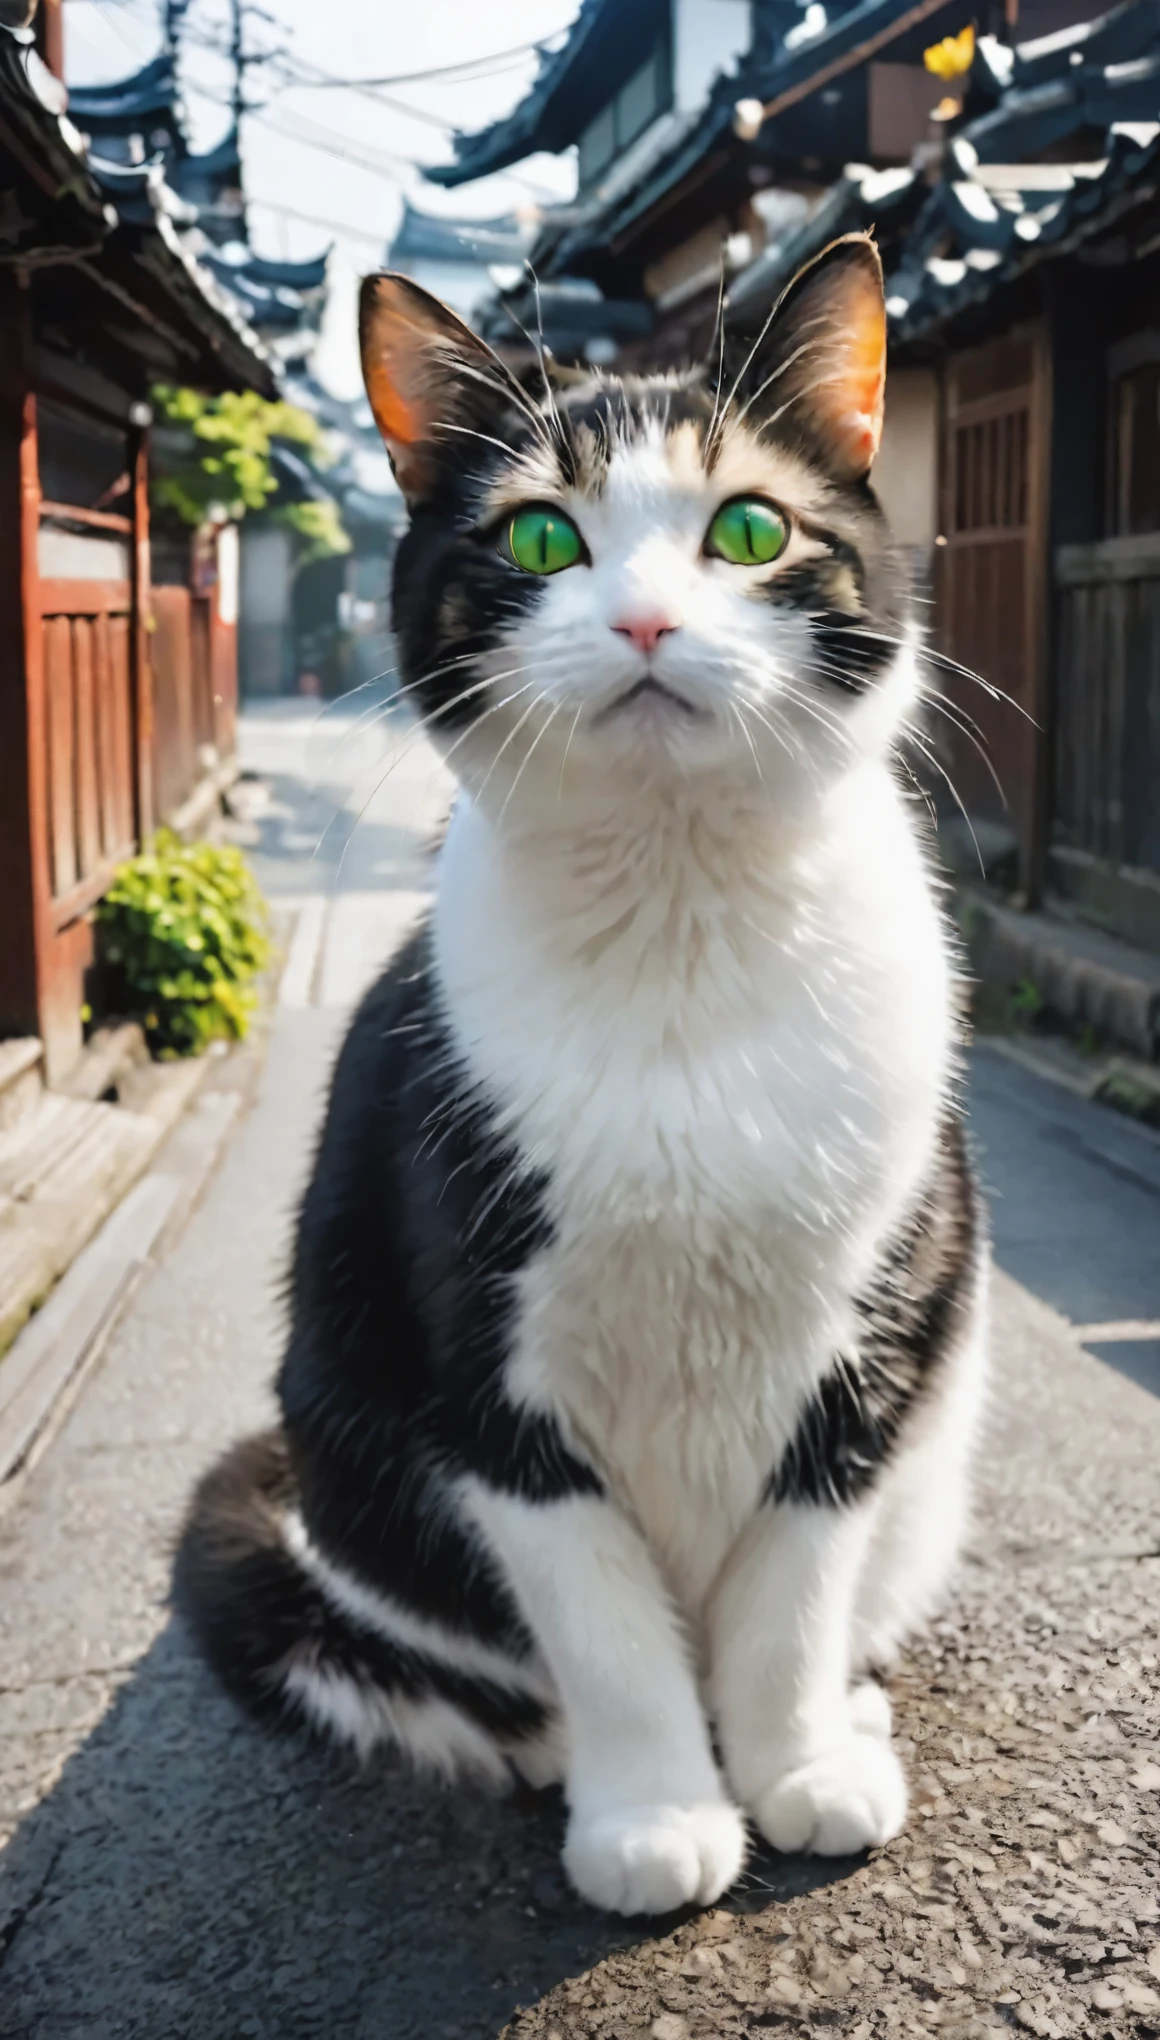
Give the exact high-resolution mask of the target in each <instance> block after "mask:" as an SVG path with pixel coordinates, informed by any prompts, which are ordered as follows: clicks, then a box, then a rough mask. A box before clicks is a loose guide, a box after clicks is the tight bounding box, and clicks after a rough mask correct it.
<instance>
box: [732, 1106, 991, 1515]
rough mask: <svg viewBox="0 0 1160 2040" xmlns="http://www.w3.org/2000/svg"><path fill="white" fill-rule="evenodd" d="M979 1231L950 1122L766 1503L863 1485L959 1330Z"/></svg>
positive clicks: (840, 1493) (961, 1150)
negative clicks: (848, 1342) (851, 1341)
mask: <svg viewBox="0 0 1160 2040" xmlns="http://www.w3.org/2000/svg"><path fill="white" fill-rule="evenodd" d="M978 1233H979V1213H978V1193H977V1191H976V1188H975V1184H974V1180H973V1178H972V1175H971V1171H970V1166H969V1164H968V1161H967V1157H966V1151H965V1143H964V1138H963V1129H962V1124H961V1121H960V1120H959V1119H958V1117H955V1118H954V1119H952V1120H950V1121H949V1122H948V1123H947V1125H946V1127H945V1128H944V1132H943V1136H942V1140H941V1142H940V1147H939V1152H938V1157H937V1163H936V1168H935V1173H934V1177H933V1179H932V1182H931V1184H930V1186H929V1187H928V1189H927V1191H926V1194H925V1195H924V1197H923V1198H922V1199H921V1200H920V1203H919V1205H918V1207H917V1209H916V1211H915V1213H914V1216H913V1217H912V1218H911V1220H910V1222H909V1224H908V1225H907V1226H906V1227H905V1228H904V1230H903V1231H902V1232H901V1233H900V1235H899V1237H898V1238H897V1240H896V1241H895V1242H894V1244H893V1246H892V1247H891V1248H890V1249H889V1251H888V1252H887V1254H886V1255H885V1256H884V1258H883V1261H882V1265H881V1267H880V1269H879V1271H878V1273H877V1275H876V1276H875V1279H874V1281H873V1282H872V1283H871V1285H870V1287H869V1288H868V1289H867V1290H866V1292H865V1293H864V1295H863V1296H862V1297H861V1298H859V1300H858V1305H857V1308H858V1314H859V1317H860V1320H861V1327H862V1329H861V1332H860V1335H859V1338H858V1343H857V1348H856V1350H855V1351H854V1352H853V1353H849V1354H839V1355H838V1357H837V1359H836V1360H835V1362H834V1365H833V1367H832V1368H831V1370H830V1372H829V1374H827V1375H826V1376H825V1377H824V1379H823V1380H822V1381H821V1383H820V1384H819V1386H818V1388H817V1389H816V1391H815V1393H814V1394H813V1396H812V1397H811V1399H810V1401H809V1403H808V1405H807V1406H806V1409H805V1410H804V1412H803V1413H802V1416H801V1419H800V1421H799V1423H798V1427H797V1431H796V1433H795V1435H794V1437H793V1438H792V1439H791V1441H790V1443H789V1445H788V1447H787V1448H786V1452H785V1456H784V1458H783V1459H782V1461H781V1464H780V1465H779V1466H778V1468H777V1470H776V1472H775V1473H774V1475H773V1477H772V1479H771V1480H770V1483H769V1487H768V1490H767V1499H768V1500H772V1501H774V1502H812V1503H815V1504H821V1503H831V1504H841V1503H847V1502H854V1501H857V1499H858V1497H859V1496H860V1495H862V1494H864V1493H865V1492H866V1490H867V1489H868V1488H869V1487H870V1486H872V1484H873V1482H874V1480H875V1479H876V1477H877V1474H878V1471H879V1468H880V1467H881V1466H882V1464H883V1462H884V1461H885V1460H887V1459H888V1458H889V1457H890V1455H891V1453H892V1452H893V1450H894V1448H895V1446H896V1444H897V1443H898V1440H899V1438H900V1437H901V1435H902V1433H903V1431H904V1429H905V1426H906V1422H907V1419H908V1417H909V1416H910V1413H911V1411H912V1410H913V1409H914V1407H915V1405H916V1404H917V1402H918V1401H919V1399H920V1397H921V1396H922V1394H923V1392H924V1390H925V1388H926V1386H927V1383H928V1381H929V1380H930V1377H931V1375H932V1374H933V1373H934V1371H935V1370H936V1369H937V1368H938V1366H939V1364H940V1362H941V1361H942V1359H943V1357H944V1355H945V1354H946V1352H947V1350H948V1348H949V1346H950V1344H951V1343H952V1341H953V1340H954V1338H955V1336H956V1334H957V1333H958V1332H959V1330H960V1329H961V1327H962V1322H963V1313H964V1310H965V1309H966V1308H967V1307H968V1306H969V1304H970V1301H971V1296H972V1292H973V1288H974V1283H975V1278H976V1274H977V1268H978V1251H979V1248H978Z"/></svg>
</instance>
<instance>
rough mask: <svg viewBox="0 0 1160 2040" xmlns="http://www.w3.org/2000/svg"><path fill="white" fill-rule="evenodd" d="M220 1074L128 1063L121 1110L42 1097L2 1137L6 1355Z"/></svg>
mask: <svg viewBox="0 0 1160 2040" xmlns="http://www.w3.org/2000/svg"><path fill="white" fill-rule="evenodd" d="M215 1066H217V1065H216V1059H208V1058H202V1059H201V1060H200V1061H196V1062H194V1061H191V1062H177V1063H145V1064H144V1065H142V1064H138V1063H131V1065H130V1066H129V1068H128V1070H127V1072H126V1074H125V1075H124V1076H123V1077H122V1079H121V1083H120V1090H121V1096H122V1098H123V1100H124V1102H123V1103H121V1104H116V1105H113V1104H105V1103H103V1102H101V1101H100V1100H96V1101H94V1100H92V1099H88V1098H72V1097H64V1096H62V1095H61V1093H59V1092H56V1091H42V1092H41V1093H40V1097H39V1103H38V1106H37V1109H36V1110H35V1111H34V1112H32V1113H30V1114H29V1115H28V1116H27V1117H25V1118H22V1119H21V1120H19V1121H18V1123H17V1124H16V1125H14V1126H12V1127H10V1128H9V1129H8V1130H7V1131H6V1132H2V1133H0V1354H3V1353H4V1351H5V1350H6V1348H7V1347H8V1346H9V1345H11V1343H12V1341H13V1339H14V1338H15V1336H16V1334H17V1333H18V1332H19V1330H20V1328H21V1326H22V1325H23V1324H24V1322H25V1320H26V1319H27V1318H28V1317H29V1315H30V1314H31V1312H33V1311H34V1310H36V1309H37V1308H38V1307H39V1306H40V1304H42V1303H43V1302H44V1299H45V1298H46V1297H47V1296H48V1294H49V1292H50V1291H51V1289H52V1288H53V1285H54V1284H55V1283H56V1281H57V1280H58V1279H59V1277H60V1276H61V1275H62V1274H63V1273H64V1271H65V1269H66V1268H68V1267H69V1266H70V1265H71V1263H72V1262H73V1261H74V1260H75V1259H76V1257H77V1255H78V1254H80V1253H81V1251H82V1250H83V1249H84V1247H85V1246H86V1245H87V1243H88V1241H89V1240H91V1239H92V1237H93V1235H94V1233H96V1232H97V1230H98V1229H99V1227H100V1226H101V1225H103V1223H104V1221H105V1220H106V1219H107V1218H108V1216H109V1213H110V1212H111V1211H113V1210H114V1209H115V1208H116V1206H117V1205H118V1204H119V1203H120V1201H121V1199H122V1198H123V1197H124V1196H125V1194H126V1192H127V1191H128V1190H130V1189H131V1188H132V1186H133V1184H134V1183H135V1182H136V1181H137V1180H138V1178H139V1177H140V1176H142V1175H144V1173H145V1171H146V1170H147V1169H148V1167H149V1164H150V1162H151V1160H152V1158H153V1155H154V1154H155V1153H156V1151H157V1148H158V1147H159V1145H160V1143H161V1142H162V1140H163V1139H164V1138H165V1136H166V1134H167V1133H168V1131H169V1129H170V1128H171V1127H172V1126H173V1125H174V1123H175V1121H176V1120H177V1119H179V1118H180V1116H181V1114H182V1112H183V1111H184V1110H185V1108H186V1106H187V1105H188V1104H189V1103H190V1101H191V1099H192V1098H193V1095H194V1093H195V1092H196V1091H197V1089H198V1087H199V1086H200V1085H201V1083H202V1082H203V1080H204V1078H205V1075H206V1073H207V1071H208V1070H210V1069H212V1068H214V1067H215ZM0 1364H2V1363H0Z"/></svg>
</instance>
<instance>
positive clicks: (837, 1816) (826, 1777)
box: [752, 1732, 906, 1856]
mask: <svg viewBox="0 0 1160 2040" xmlns="http://www.w3.org/2000/svg"><path fill="white" fill-rule="evenodd" d="M752 1812H753V1818H754V1820H755V1821H756V1822H757V1825H758V1827H759V1828H760V1829H761V1832H762V1834H763V1835H764V1836H765V1838H766V1840H767V1841H769V1842H772V1843H773V1846H774V1848H775V1849H782V1850H784V1851H785V1852H786V1853H787V1854H791V1853H794V1852H796V1851H797V1850H799V1849H808V1850H809V1851H810V1852H811V1853H812V1854H813V1855H815V1856H853V1855H856V1854H857V1852H858V1850H859V1849H872V1848H876V1847H878V1846H879V1844H880V1843H882V1842H888V1841H890V1839H891V1837H892V1836H894V1835H896V1834H897V1833H898V1832H899V1829H900V1828H901V1827H902V1824H903V1822H904V1821H905V1819H906V1780H905V1778H904V1777H903V1775H902V1766H901V1764H900V1763H899V1761H898V1758H897V1757H896V1756H895V1754H894V1751H893V1750H892V1748H891V1746H890V1744H889V1742H887V1741H885V1740H884V1739H883V1737H882V1735H881V1733H876V1734H859V1733H856V1732H855V1733H852V1734H849V1735H846V1736H843V1738H842V1740H841V1741H840V1742H836V1743H835V1744H834V1745H833V1746H832V1748H830V1749H828V1750H823V1751H821V1752H819V1753H818V1754H817V1755H815V1756H812V1757H810V1758H809V1759H807V1761H806V1762H805V1763H802V1764H797V1765H795V1766H794V1767H793V1768H792V1769H790V1770H786V1771H784V1772H783V1773H782V1775H781V1777H780V1778H778V1779H776V1780H775V1781H774V1783H773V1784H772V1785H770V1786H767V1788H766V1789H765V1791H764V1792H762V1793H760V1794H759V1795H758V1797H757V1798H755V1800H754V1801H753V1806H752Z"/></svg>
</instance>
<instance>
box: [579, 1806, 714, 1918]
mask: <svg viewBox="0 0 1160 2040" xmlns="http://www.w3.org/2000/svg"><path fill="white" fill-rule="evenodd" d="M744 1860H745V1823H744V1821H743V1819H742V1817H741V1815H740V1814H739V1813H738V1811H737V1809H736V1807H733V1806H724V1805H721V1806H713V1805H709V1806H620V1807H617V1808H616V1809H615V1811H614V1812H610V1813H600V1814H597V1815H595V1816H594V1817H592V1818H589V1819H580V1818H578V1817H575V1816H574V1817H573V1820H572V1823H571V1825H570V1827H569V1830H568V1839H567V1842H566V1843H565V1845H564V1868H565V1869H566V1870H567V1872H568V1875H569V1877H570V1878H571V1879H572V1882H573V1884H574V1885H575V1886H576V1889H577V1891H578V1892H579V1893H580V1896H581V1898H586V1899H587V1900H588V1901H589V1904H591V1905H598V1906H601V1907H603V1909H604V1910H605V1911H606V1912H619V1913H667V1912H675V1910H676V1908H677V1907H678V1906H681V1905H693V1904H696V1905H711V1904H712V1903H713V1900H714V1899H717V1898H720V1896H721V1893H722V1892H723V1891H727V1890H728V1888H729V1886H730V1885H731V1884H732V1883H733V1882H734V1880H735V1879H736V1878H737V1877H738V1876H739V1875H740V1871H741V1866H742V1863H743V1862H744Z"/></svg>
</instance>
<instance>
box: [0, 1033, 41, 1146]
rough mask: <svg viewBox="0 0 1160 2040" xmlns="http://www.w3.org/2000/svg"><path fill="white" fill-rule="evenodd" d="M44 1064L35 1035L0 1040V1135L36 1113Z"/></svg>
mask: <svg viewBox="0 0 1160 2040" xmlns="http://www.w3.org/2000/svg"><path fill="white" fill-rule="evenodd" d="M43 1062H44V1050H43V1049H42V1047H41V1044H40V1042H39V1041H38V1040H37V1038H36V1036H35V1035H34V1034H33V1035H19V1036H17V1037H16V1039H15V1040H12V1041H0V1134H5V1133H8V1132H10V1131H11V1129H12V1128H13V1127H14V1126H18V1125H19V1124H20V1122H21V1120H23V1119H27V1118H29V1117H30V1116H31V1115H32V1113H34V1112H35V1111H36V1109H37V1106H38V1105H39V1104H40V1100H41V1097H42V1095H43V1091H44V1075H43Z"/></svg>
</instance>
